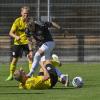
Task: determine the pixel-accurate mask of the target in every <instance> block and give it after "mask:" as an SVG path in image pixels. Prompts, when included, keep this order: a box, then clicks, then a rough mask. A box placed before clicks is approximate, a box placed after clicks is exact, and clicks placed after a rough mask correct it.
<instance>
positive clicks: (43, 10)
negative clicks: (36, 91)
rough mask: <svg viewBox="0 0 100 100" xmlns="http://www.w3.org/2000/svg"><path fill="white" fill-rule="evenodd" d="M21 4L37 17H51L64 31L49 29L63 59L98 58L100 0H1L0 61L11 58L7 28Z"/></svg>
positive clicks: (23, 60) (76, 60)
mask: <svg viewBox="0 0 100 100" xmlns="http://www.w3.org/2000/svg"><path fill="white" fill-rule="evenodd" d="M23 5H28V6H30V8H31V16H34V17H35V19H36V20H39V19H42V20H53V21H55V22H56V23H58V24H59V25H61V26H62V27H63V28H64V29H65V30H66V31H67V32H65V33H61V32H59V31H58V30H56V29H55V28H51V33H52V35H53V38H54V40H55V42H56V48H55V49H54V53H56V54H58V56H59V57H60V59H61V61H62V62H66V63H67V62H68V63H69V62H99V61H100V0H0V63H5V62H9V61H10V53H11V46H12V43H11V42H12V41H11V38H10V37H9V31H10V28H11V25H12V23H13V21H14V20H15V19H16V18H17V17H18V16H20V7H21V6H23ZM21 61H22V62H25V61H26V57H23V58H22V59H21Z"/></svg>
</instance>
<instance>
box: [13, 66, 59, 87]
mask: <svg viewBox="0 0 100 100" xmlns="http://www.w3.org/2000/svg"><path fill="white" fill-rule="evenodd" d="M14 79H15V80H17V81H19V82H20V87H22V88H24V89H50V88H53V87H54V86H55V85H56V83H57V81H58V76H57V73H56V71H55V69H54V68H53V67H52V66H51V65H48V66H46V70H45V74H44V75H42V76H35V77H31V78H29V77H28V76H27V75H26V73H25V72H24V71H23V70H22V69H20V70H16V71H15V72H14Z"/></svg>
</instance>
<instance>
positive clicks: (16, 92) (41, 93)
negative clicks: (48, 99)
mask: <svg viewBox="0 0 100 100" xmlns="http://www.w3.org/2000/svg"><path fill="white" fill-rule="evenodd" d="M2 94H4V95H5V94H12V95H13V94H44V93H40V92H36V93H30V92H26V93H17V92H16V93H13V92H4V93H2V92H1V93H0V95H2Z"/></svg>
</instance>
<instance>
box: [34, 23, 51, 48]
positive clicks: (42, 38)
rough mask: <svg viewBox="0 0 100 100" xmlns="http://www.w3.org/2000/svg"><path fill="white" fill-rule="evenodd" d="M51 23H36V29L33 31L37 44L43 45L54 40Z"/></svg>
mask: <svg viewBox="0 0 100 100" xmlns="http://www.w3.org/2000/svg"><path fill="white" fill-rule="evenodd" d="M51 25H52V24H51V23H40V24H39V23H35V31H34V33H33V37H34V39H35V40H36V45H37V46H41V45H42V44H43V43H45V42H48V41H53V38H52V36H51V34H50V30H49V27H50V26H51Z"/></svg>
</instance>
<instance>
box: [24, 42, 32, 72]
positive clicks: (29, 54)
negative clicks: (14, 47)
mask: <svg viewBox="0 0 100 100" xmlns="http://www.w3.org/2000/svg"><path fill="white" fill-rule="evenodd" d="M23 50H24V51H25V55H26V56H27V60H28V64H29V70H30V69H31V67H32V56H33V51H30V50H29V46H28V45H27V44H26V45H23Z"/></svg>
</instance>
